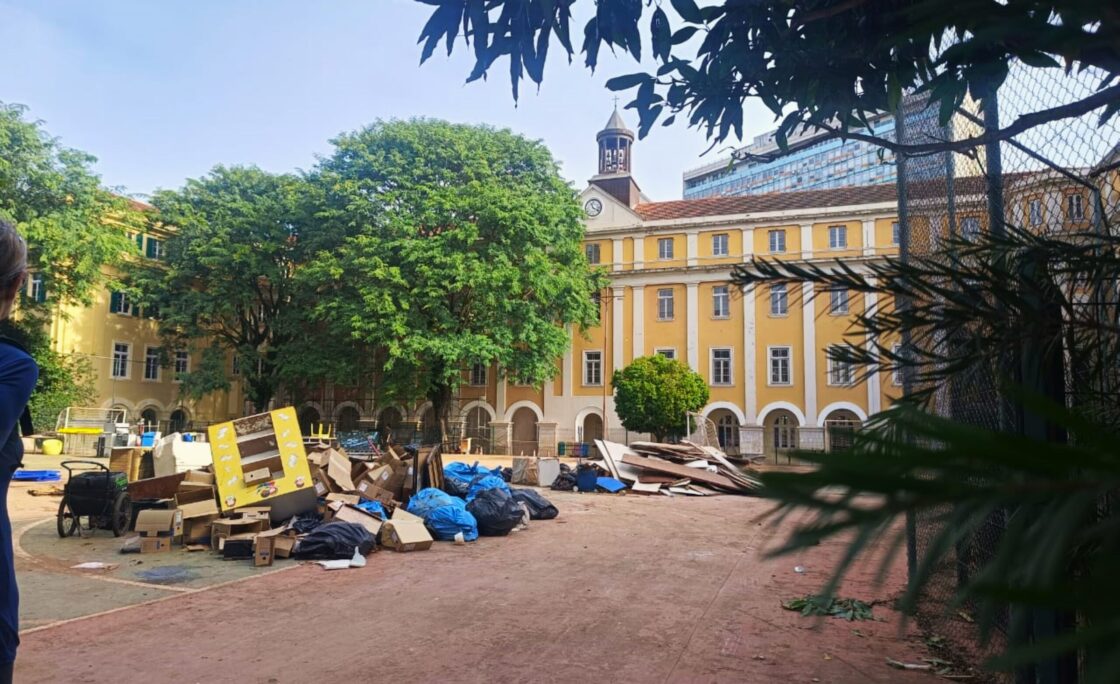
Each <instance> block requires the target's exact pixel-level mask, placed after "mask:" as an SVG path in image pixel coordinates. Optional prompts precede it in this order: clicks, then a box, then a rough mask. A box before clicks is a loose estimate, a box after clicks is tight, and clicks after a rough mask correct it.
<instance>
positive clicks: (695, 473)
mask: <svg viewBox="0 0 1120 684" xmlns="http://www.w3.org/2000/svg"><path fill="white" fill-rule="evenodd" d="M622 462H623V463H625V464H626V465H631V466H634V467H635V468H642V469H644V470H652V471H653V472H655V473H663V474H667V475H676V476H677V477H687V478H689V479H691V480H693V481H695V482H700V483H703V484H708V485H712V486H714V487H719V488H721V489H729V490H731V491H735V492H738V491H742V488H741V487H740V486H739V485H737V484H736V483H735V482H733V481H732V480H731V479H730V478H727V477H724V476H723V475H720V474H719V473H709V472H708V471H706V470H700V469H699V468H689V467H688V466H683V465H678V464H676V463H670V462H669V461H662V460H660V459H656V458H646V457H642V456H637V455H633V456H631V455H629V454H627V455H626V456H623V457H622Z"/></svg>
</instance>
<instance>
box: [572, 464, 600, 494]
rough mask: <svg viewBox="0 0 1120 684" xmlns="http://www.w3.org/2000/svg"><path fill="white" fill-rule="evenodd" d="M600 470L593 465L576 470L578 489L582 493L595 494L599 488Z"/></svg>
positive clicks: (582, 466)
mask: <svg viewBox="0 0 1120 684" xmlns="http://www.w3.org/2000/svg"><path fill="white" fill-rule="evenodd" d="M598 481H599V469H598V468H596V467H595V466H591V465H581V466H580V467H579V468H578V469H576V487H578V488H579V491H581V492H594V491H595V487H596V486H598Z"/></svg>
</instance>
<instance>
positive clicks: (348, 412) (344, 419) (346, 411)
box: [335, 406, 362, 432]
mask: <svg viewBox="0 0 1120 684" xmlns="http://www.w3.org/2000/svg"><path fill="white" fill-rule="evenodd" d="M361 419H362V414H360V413H358V409H356V408H354V407H353V406H343V407H342V409H341V410H339V412H338V420H337V421H335V422H336V426H335V431H336V432H353V431H354V430H357V429H358V421H360V420H361Z"/></svg>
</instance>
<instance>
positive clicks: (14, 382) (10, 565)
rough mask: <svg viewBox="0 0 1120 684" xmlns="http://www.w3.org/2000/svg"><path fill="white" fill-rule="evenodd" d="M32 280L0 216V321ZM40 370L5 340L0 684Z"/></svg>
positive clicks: (0, 414) (14, 615)
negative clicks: (14, 484) (12, 490)
mask: <svg viewBox="0 0 1120 684" xmlns="http://www.w3.org/2000/svg"><path fill="white" fill-rule="evenodd" d="M26 278H27V244H26V243H25V242H24V241H23V238H22V237H20V235H19V233H18V232H16V229H15V227H13V226H12V225H11V224H9V223H7V222H5V221H3V220H0V320H5V319H7V318H8V317H9V316H10V315H11V314H12V307H13V306H15V302H16V297H17V296H18V295H19V291H20V288H21V287H22V286H23V281H24V280H25V279H26ZM38 378H39V368H38V366H36V365H35V361H34V360H32V358H31V357H30V356H28V354H27V352H25V351H24V350H23V349H21V348H20V347H18V346H16V345H14V344H12V343H9V342H5V341H0V684H10V682H11V681H12V669H13V667H14V663H15V659H16V647H17V646H19V591H18V589H17V587H16V568H15V559H14V557H13V555H12V554H13V550H12V522H11V520H10V519H9V518H8V485H9V484H10V483H11V481H12V474H13V473H15V471H16V468H18V467H19V465H20V462H21V461H22V460H23V441H22V440H21V439H20V416H22V415H23V412H24V410H25V409H26V408H27V400H28V398H29V397H30V396H31V390H33V389H35V382H36V381H37V380H38Z"/></svg>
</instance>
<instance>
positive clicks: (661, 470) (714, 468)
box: [595, 440, 761, 496]
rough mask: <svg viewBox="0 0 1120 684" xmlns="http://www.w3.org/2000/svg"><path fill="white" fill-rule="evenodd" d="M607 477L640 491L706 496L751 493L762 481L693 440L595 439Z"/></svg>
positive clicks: (718, 453)
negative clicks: (664, 441)
mask: <svg viewBox="0 0 1120 684" xmlns="http://www.w3.org/2000/svg"><path fill="white" fill-rule="evenodd" d="M595 445H596V446H597V447H598V449H599V454H600V455H601V456H602V463H603V466H604V468H605V470H606V471H607V472H608V473H609V474H610V478H611V479H613V480H617V481H618V482H619V483H620V484H621V483H625V484H626V485H629V487H630V490H631V491H633V492H636V493H641V494H658V493H660V494H665V495H668V496H672V495H677V494H680V495H684V496H708V495H711V494H720V493H727V494H750V493H752V492H754V491H756V490H757V489H758V488H759V487H760V486H761V483H759V481H758V480H757V479H756V478H754V477H752V476H751V475H750V469H749V468H746V469H744V468H742V467H739V466H736V465H735V464H734V463H732V462H731V461H730V460H728V458H727V455H726V454H724V453H723V452H722V451H720V450H719V449H716V448H714V447H709V446H700V445H697V444H693V443H692V442H681V443H680V444H663V443H660V442H633V443H632V444H630V445H629V446H627V445H625V444H618V443H616V442H606V441H603V440H595Z"/></svg>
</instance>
